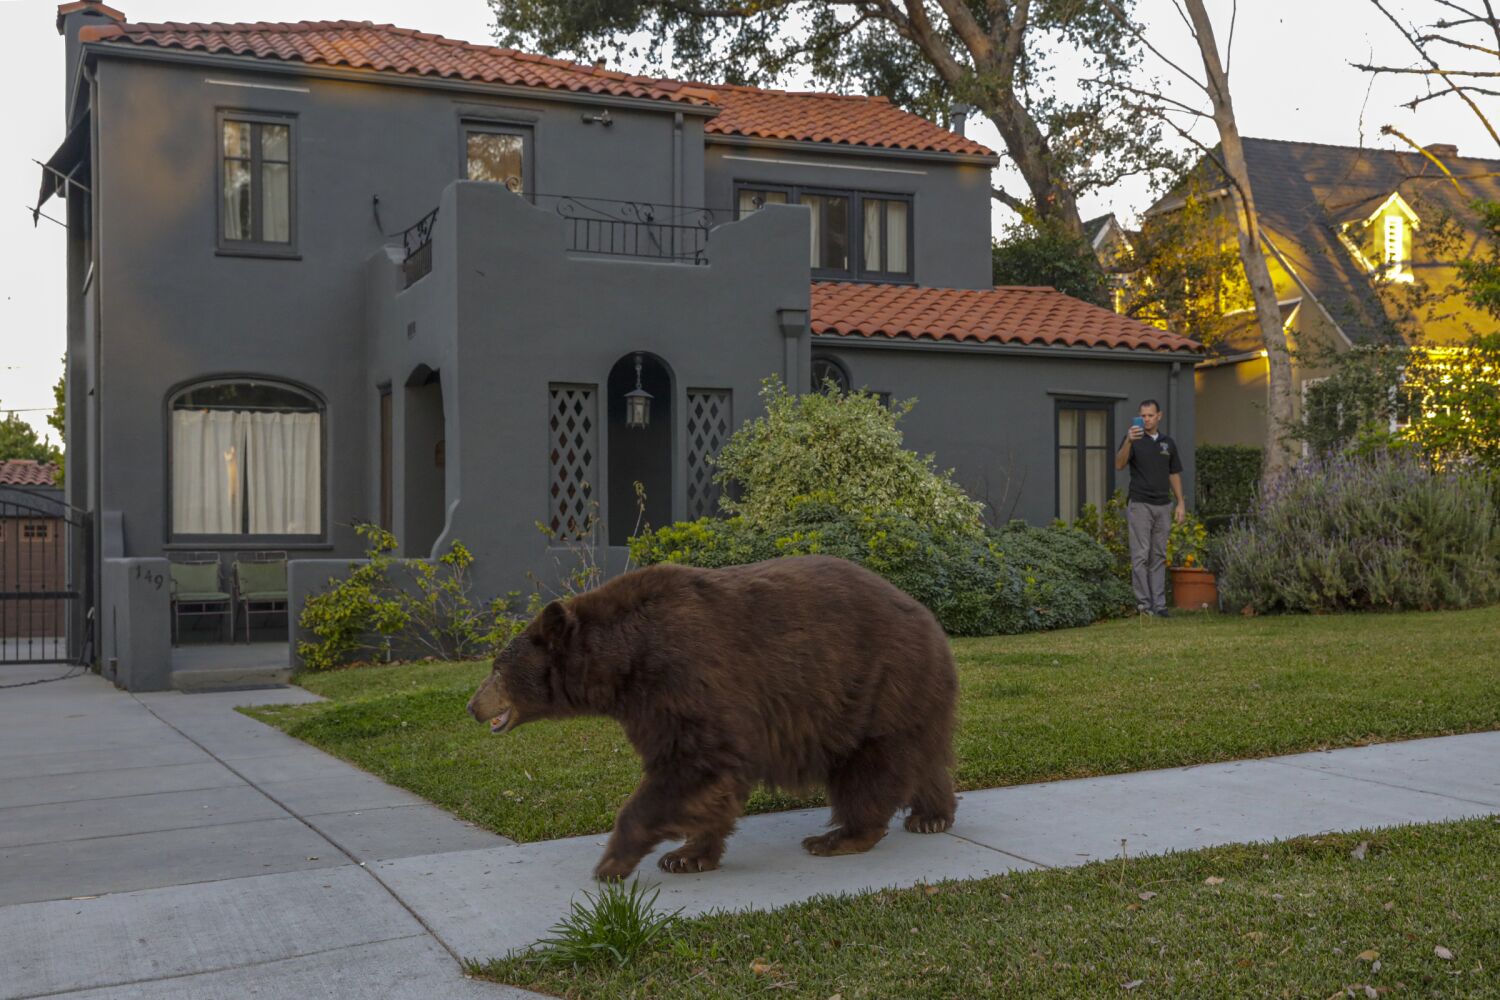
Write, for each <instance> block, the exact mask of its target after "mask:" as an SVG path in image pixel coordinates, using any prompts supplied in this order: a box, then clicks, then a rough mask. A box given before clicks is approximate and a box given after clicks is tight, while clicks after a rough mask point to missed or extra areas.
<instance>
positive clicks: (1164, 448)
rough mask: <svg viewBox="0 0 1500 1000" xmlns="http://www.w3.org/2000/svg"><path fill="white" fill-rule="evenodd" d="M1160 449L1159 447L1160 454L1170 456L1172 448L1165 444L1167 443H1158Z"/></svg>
mask: <svg viewBox="0 0 1500 1000" xmlns="http://www.w3.org/2000/svg"><path fill="white" fill-rule="evenodd" d="M1160 447H1161V453H1162V454H1163V455H1170V454H1172V446H1171V445H1169V444H1167V442H1165V441H1162V442H1160Z"/></svg>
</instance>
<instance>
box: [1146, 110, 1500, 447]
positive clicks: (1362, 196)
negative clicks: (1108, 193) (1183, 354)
mask: <svg viewBox="0 0 1500 1000" xmlns="http://www.w3.org/2000/svg"><path fill="white" fill-rule="evenodd" d="M1244 142H1245V159H1246V162H1247V164H1248V166H1249V169H1250V183H1251V186H1252V188H1253V190H1254V192H1255V203H1256V208H1257V210H1258V213H1259V216H1260V224H1261V229H1262V231H1263V233H1264V244H1265V251H1266V261H1267V264H1268V265H1269V267H1270V271H1271V277H1272V280H1273V281H1274V283H1275V285H1276V294H1277V298H1278V300H1279V301H1280V302H1281V307H1282V324H1283V327H1284V328H1285V329H1286V332H1287V335H1288V339H1289V342H1290V343H1291V345H1292V346H1293V348H1294V350H1295V349H1300V350H1301V351H1302V355H1303V356H1302V357H1300V358H1299V357H1296V356H1294V358H1293V376H1294V381H1295V385H1294V399H1295V400H1296V401H1297V403H1298V405H1299V407H1300V405H1301V404H1302V403H1303V402H1305V400H1306V398H1307V396H1308V394H1309V393H1310V392H1315V391H1316V388H1315V387H1316V385H1317V382H1318V380H1319V379H1321V378H1322V377H1324V376H1325V375H1326V374H1327V371H1326V369H1325V368H1320V367H1319V366H1318V365H1317V364H1316V363H1315V362H1313V361H1310V360H1309V359H1311V358H1315V357H1316V356H1317V355H1319V354H1324V355H1325V356H1326V354H1327V353H1328V352H1340V351H1344V350H1347V349H1348V348H1350V347H1352V346H1354V345H1358V344H1389V345H1403V344H1404V345H1411V346H1423V347H1441V346H1444V345H1452V344H1456V343H1459V342H1462V341H1464V340H1466V339H1468V338H1469V337H1470V336H1472V335H1473V334H1474V333H1476V332H1480V331H1488V330H1493V329H1494V319H1493V318H1492V317H1489V316H1487V315H1485V314H1483V313H1481V312H1479V311H1477V310H1475V309H1473V308H1472V307H1471V306H1470V305H1469V304H1468V302H1467V301H1466V300H1465V298H1464V295H1463V291H1462V289H1461V287H1460V286H1459V284H1458V269H1457V264H1458V262H1459V261H1461V260H1464V259H1465V258H1466V257H1468V256H1470V255H1471V254H1473V253H1474V252H1476V250H1477V249H1478V248H1479V247H1480V246H1481V245H1482V234H1481V233H1480V232H1479V230H1478V219H1477V217H1476V215H1475V213H1474V211H1473V209H1472V208H1471V206H1470V203H1471V202H1472V201H1474V200H1476V199H1480V198H1483V199H1487V200H1500V160H1489V159H1477V158H1473V157H1464V156H1460V155H1458V150H1457V149H1456V148H1455V147H1453V146H1451V145H1438V144H1434V145H1431V146H1428V147H1427V152H1428V153H1429V154H1431V156H1432V157H1434V158H1436V159H1437V160H1439V161H1441V163H1442V165H1443V167H1445V168H1446V169H1447V172H1448V173H1444V171H1443V169H1440V168H1439V167H1438V166H1437V165H1436V164H1435V163H1434V162H1433V160H1432V159H1430V158H1429V157H1428V156H1424V155H1423V154H1420V153H1417V152H1393V151H1388V150H1379V149H1360V148H1355V147H1349V146H1326V145H1321V144H1318V143H1306V142H1283V141H1280V140H1272V139H1246V140H1245V141H1244ZM1449 174H1451V175H1452V177H1451V178H1450V177H1449ZM1455 181H1456V183H1455ZM1226 195H1227V189H1226V188H1224V187H1222V186H1221V187H1218V188H1213V187H1210V189H1209V190H1208V192H1207V197H1209V198H1211V199H1225V196H1226ZM1181 204H1182V202H1181V199H1180V198H1179V197H1177V196H1168V197H1166V198H1163V199H1162V200H1161V201H1159V202H1157V204H1155V205H1154V206H1152V207H1151V208H1150V209H1149V210H1148V211H1147V215H1148V216H1149V215H1152V214H1155V213H1160V212H1170V211H1173V210H1175V209H1176V208H1177V207H1179V206H1180V205H1181ZM1223 204H1226V205H1227V204H1228V202H1227V200H1226V201H1223ZM1230 316H1231V318H1232V322H1231V324H1230V328H1229V330H1228V332H1227V335H1226V336H1224V337H1223V338H1222V339H1221V340H1220V341H1219V343H1217V344H1216V345H1215V347H1214V348H1213V350H1212V351H1211V352H1210V356H1209V357H1208V358H1207V359H1205V360H1204V361H1203V362H1202V363H1201V364H1199V366H1198V368H1197V371H1196V374H1195V383H1196V387H1197V402H1198V412H1197V416H1198V420H1197V442H1198V443H1199V444H1249V445H1263V444H1264V443H1265V435H1266V393H1267V389H1268V383H1267V373H1268V362H1267V361H1266V356H1265V345H1264V342H1263V341H1262V339H1261V335H1260V329H1259V325H1258V323H1257V322H1256V320H1255V316H1254V313H1253V312H1251V311H1245V312H1242V313H1237V314H1230Z"/></svg>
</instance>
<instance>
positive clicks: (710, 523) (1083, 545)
mask: <svg viewBox="0 0 1500 1000" xmlns="http://www.w3.org/2000/svg"><path fill="white" fill-rule="evenodd" d="M813 554H821V555H831V556H838V557H840V558H844V559H849V560H851V561H853V562H857V563H859V564H861V565H863V566H866V567H868V568H869V569H871V570H873V571H874V572H876V573H879V574H880V575H881V576H883V577H885V578H886V579H887V580H889V581H891V583H893V584H895V585H896V586H897V587H899V588H901V589H902V590H904V591H905V592H906V593H908V594H910V595H911V596H912V597H914V598H916V599H917V600H918V601H921V602H922V603H923V604H924V605H926V606H927V607H928V608H930V609H931V610H932V612H933V614H934V615H936V616H937V619H938V621H939V622H940V623H941V624H942V626H943V628H944V629H945V630H947V631H948V632H949V633H950V634H952V635H994V634H1001V633H1016V632H1028V631H1035V630H1039V629H1051V628H1064V627H1070V626H1075V625H1087V624H1089V623H1091V622H1094V621H1097V620H1098V619H1099V618H1102V617H1106V616H1108V615H1111V614H1117V613H1119V612H1120V611H1122V610H1123V609H1125V608H1127V607H1128V606H1129V604H1130V595H1129V591H1128V588H1126V587H1125V586H1124V584H1122V583H1121V582H1120V580H1119V579H1118V577H1116V576H1115V575H1114V574H1113V573H1112V571H1111V570H1112V564H1113V556H1111V555H1110V553H1109V552H1108V551H1107V550H1105V549H1104V548H1103V547H1102V546H1100V545H1098V544H1097V543H1096V542H1094V541H1093V540H1092V539H1090V538H1089V537H1088V536H1087V535H1085V534H1083V533H1082V532H1080V531H1075V530H1073V529H1071V528H1067V527H1053V528H1032V527H1028V526H1027V525H1025V524H1022V523H1020V522H1015V523H1012V524H1010V525H1007V526H1006V527H1004V528H998V529H991V530H989V531H988V532H984V533H980V534H977V535H973V534H944V533H942V532H939V531H933V530H930V529H927V528H924V527H923V526H922V525H920V524H918V523H917V522H916V521H915V520H913V519H912V518H910V517H908V516H906V515H903V514H899V513H895V512H890V511H875V510H865V511H861V512H850V511H847V510H844V509H841V508H840V507H838V506H837V505H835V504H833V503H830V502H828V501H826V500H817V499H808V500H804V501H802V502H800V503H797V504H795V505H794V506H793V507H791V508H790V509H789V510H788V511H786V512H785V513H784V514H783V516H782V517H781V518H780V519H779V523H777V524H776V525H774V526H773V527H771V528H769V529H766V528H761V527H759V526H755V525H752V524H751V523H750V522H749V521H748V520H747V519H746V518H743V517H733V518H729V519H727V520H713V519H710V518H703V519H702V520H699V521H693V522H689V523H684V524H674V525H669V526H667V527H665V528H662V529H660V530H658V531H656V532H653V533H650V534H647V535H643V536H641V537H640V538H638V539H636V540H635V541H634V542H633V544H632V546H631V556H632V559H634V560H635V561H636V562H638V563H640V564H641V565H651V564H654V563H659V562H674V563H682V564H685V565H691V566H708V567H714V566H730V565H738V564H741V563H748V562H756V561H759V560H761V559H769V558H774V557H776V556H785V555H813Z"/></svg>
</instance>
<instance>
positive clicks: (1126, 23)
mask: <svg viewBox="0 0 1500 1000" xmlns="http://www.w3.org/2000/svg"><path fill="white" fill-rule="evenodd" d="M1174 2H1175V0H1174ZM1104 6H1105V7H1106V8H1108V10H1109V12H1110V13H1111V14H1113V15H1114V16H1115V17H1116V18H1117V19H1118V20H1119V22H1120V25H1121V26H1122V27H1124V29H1125V30H1126V31H1127V32H1129V33H1130V35H1131V37H1133V38H1134V39H1135V40H1136V41H1137V42H1140V43H1141V44H1142V45H1144V46H1145V47H1146V48H1147V49H1149V50H1150V51H1151V53H1152V55H1154V56H1156V58H1158V59H1160V60H1161V61H1162V62H1164V63H1166V64H1167V65H1168V66H1170V67H1172V68H1173V69H1175V70H1176V71H1177V72H1178V73H1181V74H1182V76H1183V79H1185V80H1187V81H1188V82H1189V83H1191V84H1192V85H1193V86H1195V87H1197V88H1198V89H1199V90H1201V91H1203V92H1204V93H1205V94H1208V93H1209V90H1208V86H1207V85H1206V84H1204V83H1203V81H1202V80H1199V79H1198V78H1197V77H1196V76H1194V75H1193V74H1191V73H1189V72H1188V71H1187V70H1185V69H1183V68H1182V67H1181V66H1179V65H1177V64H1176V63H1175V62H1173V61H1172V60H1171V59H1168V58H1167V57H1166V56H1165V55H1164V54H1163V53H1162V51H1161V50H1160V49H1158V48H1157V47H1156V46H1155V45H1153V44H1151V42H1150V41H1148V40H1147V38H1146V36H1145V34H1144V33H1143V32H1142V31H1141V30H1140V29H1139V28H1137V27H1136V25H1135V22H1134V21H1132V20H1131V19H1130V17H1129V15H1127V14H1126V13H1125V11H1124V9H1123V8H1121V7H1120V5H1119V4H1117V3H1115V0H1104ZM1180 11H1181V8H1179V12H1180ZM1210 96H1212V95H1210Z"/></svg>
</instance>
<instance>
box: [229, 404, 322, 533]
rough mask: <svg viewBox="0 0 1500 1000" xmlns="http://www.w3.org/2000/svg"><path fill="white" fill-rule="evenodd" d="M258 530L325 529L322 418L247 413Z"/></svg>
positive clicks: (251, 495) (253, 517)
mask: <svg viewBox="0 0 1500 1000" xmlns="http://www.w3.org/2000/svg"><path fill="white" fill-rule="evenodd" d="M241 416H242V417H243V418H244V421H245V438H246V452H247V455H246V459H247V461H246V468H247V471H248V475H249V478H248V485H249V489H248V493H249V505H250V533H251V534H252V535H316V534H319V533H321V532H322V530H323V525H322V502H321V497H320V495H319V490H320V487H321V484H322V482H323V475H322V468H321V462H322V445H321V440H320V439H321V433H320V417H319V415H318V414H316V413H244V414H241Z"/></svg>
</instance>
